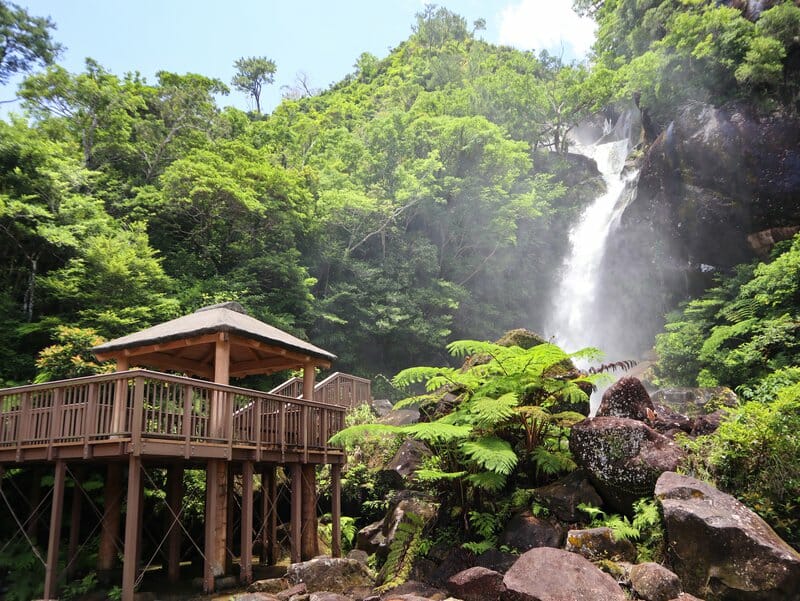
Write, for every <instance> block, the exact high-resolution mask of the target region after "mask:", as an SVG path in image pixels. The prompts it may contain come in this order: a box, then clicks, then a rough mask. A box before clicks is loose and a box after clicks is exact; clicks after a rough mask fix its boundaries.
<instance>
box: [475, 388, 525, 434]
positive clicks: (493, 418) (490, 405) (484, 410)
mask: <svg viewBox="0 0 800 601" xmlns="http://www.w3.org/2000/svg"><path fill="white" fill-rule="evenodd" d="M518 403H519V398H518V397H517V395H516V394H515V393H513V392H509V393H506V394H504V395H502V396H501V397H500V398H497V399H494V398H492V397H486V396H484V397H479V398H476V399H474V400H473V401H472V402H471V403H470V404H469V410H470V413H471V414H473V415H474V417H475V422H476V423H477V424H478V425H479V426H494V425H497V424H499V423H501V422H504V421H506V420H507V419H509V418H510V417H512V416H513V415H514V407H516V406H517V404H518Z"/></svg>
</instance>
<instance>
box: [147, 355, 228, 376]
mask: <svg viewBox="0 0 800 601" xmlns="http://www.w3.org/2000/svg"><path fill="white" fill-rule="evenodd" d="M131 365H138V366H139V367H157V368H159V369H172V370H174V371H183V372H187V373H191V374H195V375H198V376H203V377H204V378H211V376H212V374H213V373H214V372H213V368H212V366H211V364H209V363H200V362H198V361H192V360H191V359H183V358H181V357H176V356H174V355H170V354H167V353H149V354H147V355H139V356H136V357H131Z"/></svg>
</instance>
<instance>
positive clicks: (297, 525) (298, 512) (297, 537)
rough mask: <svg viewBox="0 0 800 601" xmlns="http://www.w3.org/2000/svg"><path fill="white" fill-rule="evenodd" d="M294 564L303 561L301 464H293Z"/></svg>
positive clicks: (292, 528)
mask: <svg viewBox="0 0 800 601" xmlns="http://www.w3.org/2000/svg"><path fill="white" fill-rule="evenodd" d="M291 470H292V513H291V530H292V551H291V555H292V563H298V562H299V561H301V559H300V558H301V552H300V549H301V532H302V529H303V517H302V505H301V502H302V498H303V487H302V480H303V470H302V466H301V465H300V464H299V463H293V464H292V468H291Z"/></svg>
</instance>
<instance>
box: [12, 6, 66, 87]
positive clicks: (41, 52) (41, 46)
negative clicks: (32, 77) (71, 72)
mask: <svg viewBox="0 0 800 601" xmlns="http://www.w3.org/2000/svg"><path fill="white" fill-rule="evenodd" d="M54 28H55V24H54V23H53V22H52V21H51V20H50V19H49V18H45V17H33V16H31V15H30V14H29V13H28V11H27V10H25V9H24V8H22V7H20V6H17V5H16V4H12V3H10V2H6V0H2V2H0V84H5V83H7V82H8V80H9V77H11V76H12V75H14V74H15V73H21V72H26V71H30V70H31V69H32V68H33V67H34V66H36V65H37V64H41V65H49V64H51V63H52V62H53V61H54V60H55V58H56V57H57V56H58V54H59V52H60V51H61V46H60V45H59V44H57V43H55V42H54V41H53V40H52V39H51V37H50V30H51V29H54Z"/></svg>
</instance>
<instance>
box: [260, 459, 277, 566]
mask: <svg viewBox="0 0 800 601" xmlns="http://www.w3.org/2000/svg"><path fill="white" fill-rule="evenodd" d="M277 503H278V480H277V478H276V473H275V466H274V465H270V466H268V467H265V468H264V469H263V470H262V472H261V520H262V521H261V524H262V539H261V563H262V565H272V564H275V563H277V562H278V511H277Z"/></svg>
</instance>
